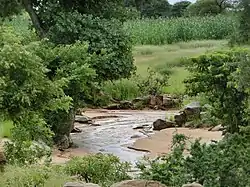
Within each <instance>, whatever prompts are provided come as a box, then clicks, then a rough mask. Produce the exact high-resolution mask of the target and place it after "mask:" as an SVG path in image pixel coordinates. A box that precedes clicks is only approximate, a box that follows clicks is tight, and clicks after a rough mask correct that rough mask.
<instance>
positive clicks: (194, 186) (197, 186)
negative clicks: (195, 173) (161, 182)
mask: <svg viewBox="0 0 250 187" xmlns="http://www.w3.org/2000/svg"><path fill="white" fill-rule="evenodd" d="M182 187H203V186H202V185H201V184H199V183H196V182H193V183H190V184H184V185H182Z"/></svg>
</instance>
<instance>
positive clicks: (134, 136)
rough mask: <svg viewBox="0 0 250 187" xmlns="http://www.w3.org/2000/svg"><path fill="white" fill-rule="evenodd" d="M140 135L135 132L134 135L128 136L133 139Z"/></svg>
mask: <svg viewBox="0 0 250 187" xmlns="http://www.w3.org/2000/svg"><path fill="white" fill-rule="evenodd" d="M140 137H141V136H140V135H139V134H135V135H133V136H131V137H130V138H132V139H135V138H140Z"/></svg>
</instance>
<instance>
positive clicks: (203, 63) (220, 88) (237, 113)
mask: <svg viewBox="0 0 250 187" xmlns="http://www.w3.org/2000/svg"><path fill="white" fill-rule="evenodd" d="M245 61H247V62H249V59H248V53H247V51H246V50H243V49H235V50H229V51H218V52H215V53H211V54H205V55H201V56H200V57H198V58H193V59H192V60H191V64H189V71H190V72H191V76H190V78H189V79H188V80H187V81H186V83H187V93H188V94H189V95H190V96H195V95H197V94H201V93H204V94H206V96H207V98H208V104H210V105H211V106H212V107H213V110H214V111H213V116H215V117H217V118H218V119H221V120H222V123H223V125H225V126H226V127H227V130H228V132H230V133H234V132H238V131H239V126H244V125H246V121H245V116H246V113H245V111H244V110H245V108H246V107H247V105H246V104H247V103H246V102H247V100H248V94H247V93H246V92H245V90H244V89H238V87H237V85H238V78H237V77H235V74H237V71H239V66H240V63H242V62H245Z"/></svg>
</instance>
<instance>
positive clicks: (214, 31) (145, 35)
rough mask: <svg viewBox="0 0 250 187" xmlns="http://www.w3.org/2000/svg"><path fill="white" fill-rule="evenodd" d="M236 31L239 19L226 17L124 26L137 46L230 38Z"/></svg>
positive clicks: (139, 22) (128, 24) (159, 20)
mask: <svg viewBox="0 0 250 187" xmlns="http://www.w3.org/2000/svg"><path fill="white" fill-rule="evenodd" d="M236 28H237V20H236V18H235V17H232V16H226V15H217V16H213V17H212V16H210V17H189V18H173V19H142V20H130V21H127V22H125V24H124V29H125V30H126V31H127V32H128V33H129V34H130V35H131V36H132V40H133V44H134V45H162V44H172V43H175V42H181V41H185V42H186V41H190V40H219V39H227V38H228V37H230V36H231V35H232V34H233V33H234V32H235V30H236Z"/></svg>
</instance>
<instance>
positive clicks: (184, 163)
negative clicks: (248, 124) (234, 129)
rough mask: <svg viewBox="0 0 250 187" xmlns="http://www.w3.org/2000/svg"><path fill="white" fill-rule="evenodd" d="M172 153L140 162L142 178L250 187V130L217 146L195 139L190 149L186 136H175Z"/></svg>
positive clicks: (169, 182)
mask: <svg viewBox="0 0 250 187" xmlns="http://www.w3.org/2000/svg"><path fill="white" fill-rule="evenodd" d="M174 139H175V140H174V141H173V145H174V146H173V150H172V152H171V153H170V154H168V155H166V156H162V157H159V158H157V159H156V160H153V161H146V162H141V163H139V164H138V167H139V168H140V169H141V171H142V173H141V175H140V178H143V179H149V180H157V181H160V182H162V183H164V184H166V185H168V186H176V187H178V186H182V185H183V184H185V183H188V182H198V183H200V184H202V185H203V186H204V187H220V186H228V187H235V186H239V187H245V186H248V185H249V182H250V181H249V171H248V170H249V169H248V168H249V163H250V162H249V156H248V155H249V153H250V149H249V131H248V133H246V134H244V135H239V134H234V135H228V136H226V137H225V138H224V139H223V140H221V141H220V142H218V143H212V144H202V143H200V141H199V140H196V141H195V142H193V143H192V144H191V147H190V148H189V149H188V152H189V155H185V152H184V151H185V150H186V149H185V147H186V146H187V144H186V143H187V142H186V138H185V137H184V136H183V135H178V134H177V135H176V136H175V137H174Z"/></svg>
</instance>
